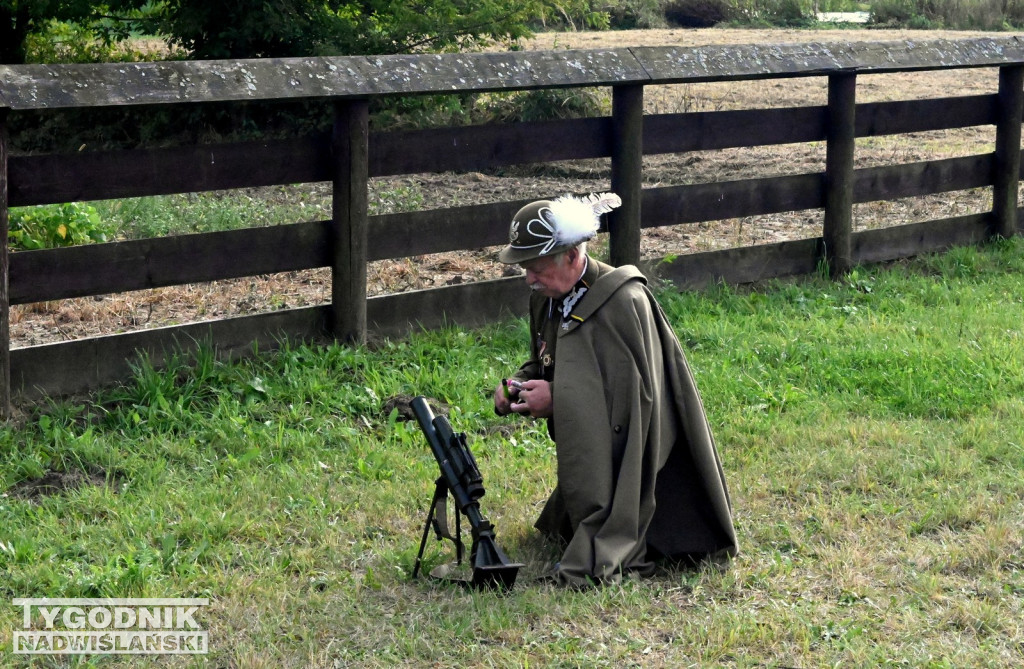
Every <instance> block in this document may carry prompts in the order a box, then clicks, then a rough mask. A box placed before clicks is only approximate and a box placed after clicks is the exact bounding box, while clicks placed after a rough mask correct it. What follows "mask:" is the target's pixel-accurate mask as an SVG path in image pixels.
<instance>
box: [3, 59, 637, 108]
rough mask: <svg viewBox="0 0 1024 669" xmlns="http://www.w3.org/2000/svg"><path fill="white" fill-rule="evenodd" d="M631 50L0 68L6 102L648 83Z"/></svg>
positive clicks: (61, 103) (97, 102) (349, 95)
mask: <svg viewBox="0 0 1024 669" xmlns="http://www.w3.org/2000/svg"><path fill="white" fill-rule="evenodd" d="M648 79H649V77H648V75H647V73H646V72H644V70H643V68H642V67H641V66H640V65H639V64H638V63H637V62H636V59H635V58H634V57H633V55H632V54H631V53H630V52H629V51H628V50H626V49H594V50H585V51H584V50H564V51H561V50H560V51H517V52H503V53H468V54H464V53H451V54H419V55H391V56H340V57H324V58H265V59H250V60H209V61H191V62H189V61H167V62H155V63H103V64H90V65H3V66H0V82H2V83H0V106H4V107H10V108H11V109H56V108H62V107H104V106H126V105H152V104H172V103H185V102H225V101H255V100H286V99H287V100H299V99H318V98H343V99H353V98H364V97H369V96H375V95H415V94H426V93H458V92H463V91H478V92H486V91H502V90H528V89H534V88H549V87H560V86H601V85H611V84H614V83H629V82H637V83H639V82H644V81H647V80H648Z"/></svg>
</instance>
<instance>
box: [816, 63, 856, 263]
mask: <svg viewBox="0 0 1024 669" xmlns="http://www.w3.org/2000/svg"><path fill="white" fill-rule="evenodd" d="M856 94H857V75H856V74H854V73H853V72H841V73H839V74H833V75H829V78H828V120H827V123H826V129H825V137H826V142H827V145H826V148H825V220H824V229H823V231H822V238H823V241H824V243H825V261H826V262H827V263H828V267H829V274H830V275H831V276H833V277H838V276H842V275H843V274H845V273H847V272H849V271H850V268H851V267H852V265H853V262H852V257H851V248H852V241H851V240H852V235H853V153H854V139H855V130H856V126H855V125H854V122H855V117H856V112H857V95H856Z"/></svg>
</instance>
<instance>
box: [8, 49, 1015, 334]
mask: <svg viewBox="0 0 1024 669" xmlns="http://www.w3.org/2000/svg"><path fill="white" fill-rule="evenodd" d="M978 36H989V37H992V36H1001V34H993V33H980V32H963V31H956V32H954V31H909V30H866V29H858V30H840V29H829V30H731V29H701V30H683V29H675V30H634V31H615V32H602V33H586V32H581V33H558V34H542V35H539V36H538V37H537V38H536V39H534V40H532V41H531V42H529V43H528V44H526V45H525V46H526V48H528V49H588V48H598V47H600V48H608V47H629V46H658V45H680V46H698V45H702V44H754V43H806V42H837V41H891V40H913V41H921V40H928V39H965V38H969V37H978ZM997 86H998V73H997V72H996V71H995V70H994V69H993V70H989V69H983V70H959V71H950V72H914V73H901V74H880V75H864V76H862V77H860V79H859V80H858V88H857V101H858V102H880V101H889V100H909V99H917V98H929V97H932V98H934V97H947V96H954V95H977V94H984V93H992V92H995V91H996V89H997ZM826 96H827V80H826V79H825V78H824V77H806V78H801V79H792V80H762V81H752V82H727V83H714V84H679V85H673V86H651V87H648V88H647V89H645V93H644V101H645V108H646V111H647V112H648V113H652V114H655V113H679V112H691V111H721V110H728V109H749V108H759V107H789V106H799V105H821V104H825V102H826ZM994 141H995V129H994V128H993V127H982V128H967V129H963V130H949V131H941V132H929V133H918V134H915V135H901V136H897V137H891V138H870V139H864V140H858V143H857V153H856V162H857V167H872V166H879V165H890V164H899V163H911V162H917V161H922V160H930V159H939V158H950V157H957V156H966V155H974V154H979V153H989V152H991V151H992V150H993V148H994ZM824 166H825V147H824V144H823V143H820V144H812V145H804V144H801V145H788V146H779V147H758V148H753V149H734V150H726V151H717V152H708V153H689V154H676V155H670V156H652V157H648V158H645V160H644V179H645V182H644V187H645V188H653V187H658V186H669V185H677V184H687V183H701V182H709V181H728V180H739V179H748V178H752V177H756V176H775V175H785V174H802V173H808V172H820V171H823V170H824ZM609 181H610V167H609V163H608V161H607V160H593V161H580V162H572V163H558V164H553V165H547V166H538V167H535V168H534V167H519V168H516V169H508V170H501V171H496V172H494V173H488V174H482V173H469V174H451V173H449V174H437V175H435V174H427V175H414V176H403V177H396V178H391V179H376V180H374V182H373V184H372V186H371V191H372V192H371V199H372V198H373V197H374V194H380V193H390V192H395V191H396V190H402V189H408V190H409V191H412V192H418V193H421V194H422V200H423V207H424V208H431V209H433V208H439V207H446V206H465V205H472V204H483V203H487V202H497V201H503V200H514V199H526V198H538V199H539V198H546V197H553V196H557V195H559V194H562V193H567V192H573V193H575V192H586V191H598V190H606V189H607V188H608V185H609ZM266 197H268V198H290V197H295V198H297V199H299V198H301V199H302V201H305V202H307V203H308V202H309V201H310V200H311V199H312V200H316V199H319V200H320V201H321V202H322V203H326V207H327V208H329V203H330V193H329V192H327V191H326V190H325V189H324V188H323V187H322V186H306V187H303V188H296V189H293V190H292V191H289V190H286V189H279V188H275V189H268V190H267V192H266ZM990 208H991V192H990V189H987V188H985V189H974V190H970V191H961V192H954V193H947V194H942V195H933V196H928V197H921V198H909V199H906V200H900V201H893V202H876V203H868V204H863V205H857V206H856V207H855V212H854V223H855V226H856V228H857V229H870V228H878V227H887V226H891V225H899V224H904V223H912V222H918V221H925V220H929V219H935V218H945V217H949V216H958V215H964V214H969V213H975V212H982V211H987V210H989V209H990ZM821 218H822V214H821V212H818V211H808V212H794V213H786V214H774V215H770V216H758V217H748V218H742V219H732V220H726V221H716V222H710V223H702V224H696V225H682V226H675V227H666V228H657V229H651V230H646V231H645V233H644V239H643V242H642V247H641V253H642V255H643V256H644V257H645V258H658V257H664V256H665V255H669V254H680V255H681V254H686V253H693V252H698V251H707V250H714V249H721V248H729V247H735V246H745V245H750V244H766V243H772V242H778V241H785V240H791V239H802V238H807V237H816V236H820V234H821V223H822V221H821ZM596 246H597V249H596V250H597V252H598V253H600V251H601V248H600V246H601V244H600V243H598V244H597V245H596ZM494 251H495V249H480V250H476V251H464V252H460V253H446V254H437V255H430V256H420V257H416V258H406V259H400V260H388V261H381V262H375V263H373V264H372V266H371V267H370V270H369V277H368V284H369V290H370V292H371V294H374V295H379V294H384V293H389V292H401V291H407V290H416V289H422V288H430V287H435V286H443V285H450V284H456V283H463V282H469V281H478V280H481V279H490V278H497V277H500V276H504V275H507V273H508V268H506V267H504V266H503V265H501V264H500V263H498V262H496V260H495V259H494ZM329 301H330V274H329V271H328V270H312V271H304V272H289V273H285V274H277V275H273V276H262V277H251V278H246V279H237V280H231V281H218V282H214V283H207V284H197V285H190V286H178V287H172V288H163V289H156V290H148V291H137V292H133V293H126V294H121V295H110V296H97V297H89V298H79V299H73V300H62V301H57V302H46V303H40V304H33V305H19V306H16V307H13V308H12V312H11V343H12V346H13V347H14V348H21V347H25V346H34V345H39V344H46V343H52V342H59V341H66V340H71V339H78V338H82V337H90V336H97V335H102V334H113V333H118V332H127V331H131V330H137V329H142V328H150V327H159V326H165V325H175V324H180V323H188V322H194V321H202V320H211V319H220V318H226V317H231V316H239V315H245V314H251V313H257V312H264V311H272V310H276V309H287V308H295V307H303V306H309V305H315V304H323V303H325V302H329Z"/></svg>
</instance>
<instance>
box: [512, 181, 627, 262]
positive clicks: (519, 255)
mask: <svg viewBox="0 0 1024 669" xmlns="http://www.w3.org/2000/svg"><path fill="white" fill-rule="evenodd" d="M621 205H622V198H620V197H619V196H618V195H616V194H615V193H591V194H590V195H585V196H582V197H578V196H575V195H563V196H561V197H559V198H557V199H555V200H537V201H536V202H531V203H530V204H528V205H526V206H525V207H523V208H522V209H520V210H519V211H518V212H517V213H516V215H515V216H514V217H513V218H512V225H511V227H510V228H509V244H508V246H506V247H505V248H503V249H502V250H501V251H500V252H499V253H498V260H500V261H501V262H503V263H506V264H509V265H513V264H518V263H522V262H526V261H527V260H532V259H534V258H540V257H542V256H546V255H555V254H557V253H561V252H562V251H565V250H567V249H569V248H571V247H573V246H576V245H577V244H580V243H582V242H585V241H587V240H588V239H591V238H593V237H594V236H595V235H596V234H597V230H598V228H599V227H600V226H601V214H605V213H607V212H609V211H611V210H612V209H615V208H616V207H619V206H621Z"/></svg>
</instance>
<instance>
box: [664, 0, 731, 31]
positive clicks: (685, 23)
mask: <svg viewBox="0 0 1024 669" xmlns="http://www.w3.org/2000/svg"><path fill="white" fill-rule="evenodd" d="M664 12H665V19H666V20H667V21H668V23H669V24H670V25H675V26H681V27H684V28H710V27H711V26H714V25H717V24H719V23H723V22H725V21H732V20H736V19H739V18H740V15H739V12H737V11H736V10H735V9H734V8H733V5H731V4H729V0H668V2H667V3H666V4H665V9H664Z"/></svg>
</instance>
